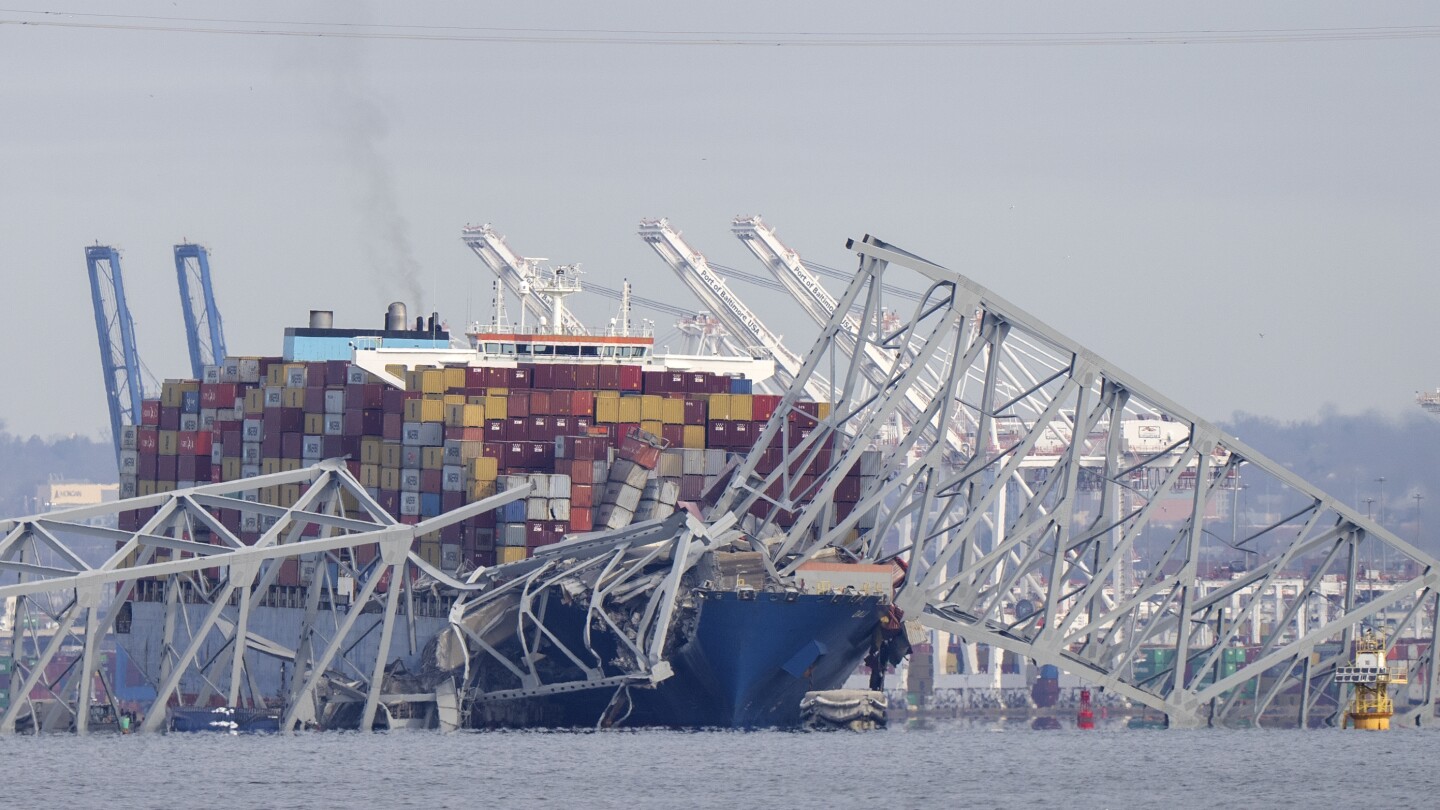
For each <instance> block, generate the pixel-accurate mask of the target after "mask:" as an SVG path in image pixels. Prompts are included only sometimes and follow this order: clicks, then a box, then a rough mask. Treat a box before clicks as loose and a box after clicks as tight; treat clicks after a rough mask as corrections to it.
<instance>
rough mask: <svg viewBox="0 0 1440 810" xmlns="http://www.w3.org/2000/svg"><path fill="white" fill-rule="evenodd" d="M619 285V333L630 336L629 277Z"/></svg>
mask: <svg viewBox="0 0 1440 810" xmlns="http://www.w3.org/2000/svg"><path fill="white" fill-rule="evenodd" d="M623 281H624V283H623V284H621V285H620V334H621V335H622V336H624V337H630V279H628V278H627V279H624V280H623Z"/></svg>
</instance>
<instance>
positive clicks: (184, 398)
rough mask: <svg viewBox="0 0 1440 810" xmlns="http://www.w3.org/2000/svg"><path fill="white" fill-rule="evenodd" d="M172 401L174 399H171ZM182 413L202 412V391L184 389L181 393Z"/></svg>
mask: <svg viewBox="0 0 1440 810" xmlns="http://www.w3.org/2000/svg"><path fill="white" fill-rule="evenodd" d="M171 401H172V402H173V401H174V400H171ZM180 412H181V413H200V392H199V391H182V392H181V393H180Z"/></svg>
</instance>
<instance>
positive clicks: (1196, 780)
mask: <svg viewBox="0 0 1440 810" xmlns="http://www.w3.org/2000/svg"><path fill="white" fill-rule="evenodd" d="M1437 752H1440V734H1437V733H1436V732H1435V731H1432V730H1408V729H1407V730H1396V731H1392V732H1388V733H1358V732H1341V731H1334V730H1324V731H1309V732H1301V731H1258V730H1251V731H1231V730H1215V729H1207V730H1194V731H1181V730H1133V729H1127V728H1125V727H1124V726H1122V725H1119V724H1111V725H1104V726H1102V727H1101V728H1098V729H1096V730H1094V731H1078V730H1075V729H1074V728H1073V723H1072V724H1070V725H1069V726H1067V727H1066V728H1063V729H1061V730H1058V731H1035V730H1031V729H1030V728H1029V727H1028V726H1025V725H997V724H995V723H988V722H965V721H958V722H948V723H939V724H934V725H931V726H930V727H928V728H905V727H892V728H891V729H889V730H888V731H882V732H873V733H867V734H854V733H849V732H846V733H811V734H804V733H783V732H752V733H744V732H672V731H607V732H596V733H557V732H550V733H546V732H494V733H484V732H481V733H458V734H450V735H442V734H439V733H435V732H397V733H393V734H375V735H361V734H352V733H324V734H305V735H299V736H294V737H273V736H263V735H262V736H235V737H232V736H219V735H216V736H210V735H169V736H160V735H152V736H128V737H117V736H108V737H103V736H96V737H90V738H86V739H79V738H75V737H70V736H54V737H39V738H36V737H9V738H0V755H3V756H4V757H5V759H6V761H7V764H8V766H9V767H8V768H7V772H8V773H9V776H8V778H7V784H6V785H5V789H4V801H3V804H4V806H7V807H45V806H54V805H55V803H56V802H61V803H63V804H64V805H65V806H67V807H72V808H91V807H95V808H120V807H147V808H150V807H154V808H160V807H165V808H174V807H202V806H203V807H219V806H224V807H236V808H250V807H254V808H269V807H277V808H289V807H295V808H302V807H303V808H328V807H337V808H339V807H344V808H365V807H384V808H391V807H404V808H432V809H433V808H450V807H457V808H458V807H503V808H510V807H561V808H578V807H587V808H588V807H620V808H628V809H629V810H635V809H636V808H679V807H723V808H775V810H791V808H821V807H824V808H846V807H864V808H870V809H871V810H874V809H875V808H910V807H917V808H918V807H947V808H950V807H976V808H986V807H995V808H1012V807H1013V808H1036V807H1066V808H1071V807H1079V808H1090V807H1094V808H1110V807H1124V808H1134V807H1215V806H1221V807H1304V808H1313V807H1328V806H1334V805H1337V804H1340V803H1350V802H1351V801H1352V800H1360V799H1362V798H1363V802H1364V803H1365V804H1367V805H1372V806H1425V805H1427V804H1428V803H1429V801H1431V800H1433V797H1434V796H1435V795H1436V791H1437V788H1440V772H1437V769H1436V768H1435V767H1434V760H1435V756H1436V753H1437ZM1377 775H1380V776H1381V778H1370V777H1374V776H1377Z"/></svg>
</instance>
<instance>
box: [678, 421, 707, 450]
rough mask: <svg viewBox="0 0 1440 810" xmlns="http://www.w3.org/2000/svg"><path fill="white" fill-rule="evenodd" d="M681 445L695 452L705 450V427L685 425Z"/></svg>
mask: <svg viewBox="0 0 1440 810" xmlns="http://www.w3.org/2000/svg"><path fill="white" fill-rule="evenodd" d="M681 444H682V445H684V446H685V447H689V448H692V449H695V450H703V449H705V426H704V425H686V426H685V436H684V438H683V439H682V440H681Z"/></svg>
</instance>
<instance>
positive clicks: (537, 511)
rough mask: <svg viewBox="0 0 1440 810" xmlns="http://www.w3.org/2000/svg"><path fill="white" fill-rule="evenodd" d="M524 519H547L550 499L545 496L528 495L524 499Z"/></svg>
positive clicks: (548, 517)
mask: <svg viewBox="0 0 1440 810" xmlns="http://www.w3.org/2000/svg"><path fill="white" fill-rule="evenodd" d="M525 519H526V520H549V519H550V499H549V498H545V497H538V498H537V497H535V496H533V495H532V496H530V497H529V498H526V499H525Z"/></svg>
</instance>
